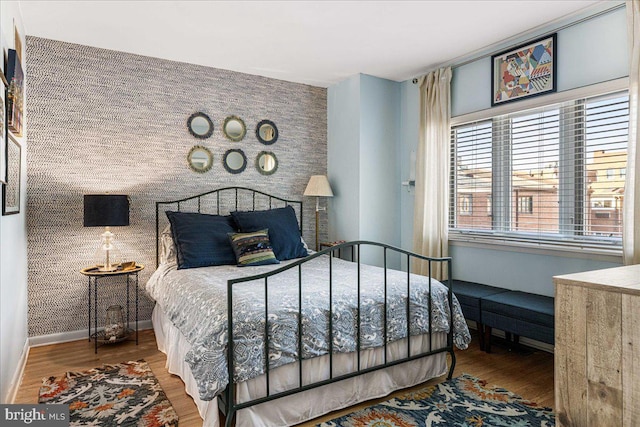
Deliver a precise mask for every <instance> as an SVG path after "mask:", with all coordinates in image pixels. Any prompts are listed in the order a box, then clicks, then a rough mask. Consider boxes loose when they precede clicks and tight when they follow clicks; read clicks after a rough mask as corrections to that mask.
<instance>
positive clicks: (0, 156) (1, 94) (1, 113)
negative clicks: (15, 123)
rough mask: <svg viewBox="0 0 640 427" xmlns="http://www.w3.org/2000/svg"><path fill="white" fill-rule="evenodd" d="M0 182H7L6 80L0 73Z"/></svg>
mask: <svg viewBox="0 0 640 427" xmlns="http://www.w3.org/2000/svg"><path fill="white" fill-rule="evenodd" d="M0 80H1V81H2V83H0V184H6V183H7V110H6V100H7V81H6V80H5V78H4V75H3V74H2V73H0Z"/></svg>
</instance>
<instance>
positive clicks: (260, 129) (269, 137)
mask: <svg viewBox="0 0 640 427" xmlns="http://www.w3.org/2000/svg"><path fill="white" fill-rule="evenodd" d="M256 138H258V141H260V142H262V143H263V144H266V145H271V144H273V143H274V142H276V141H277V140H278V128H277V127H276V124H275V123H273V122H272V121H271V120H262V121H261V122H260V123H258V125H257V126H256Z"/></svg>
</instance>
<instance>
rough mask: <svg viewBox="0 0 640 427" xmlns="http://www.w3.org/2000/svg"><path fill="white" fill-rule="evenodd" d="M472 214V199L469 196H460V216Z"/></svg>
mask: <svg viewBox="0 0 640 427" xmlns="http://www.w3.org/2000/svg"><path fill="white" fill-rule="evenodd" d="M472 212H473V197H472V195H471V194H461V195H460V215H471V213H472Z"/></svg>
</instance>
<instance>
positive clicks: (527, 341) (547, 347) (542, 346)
mask: <svg viewBox="0 0 640 427" xmlns="http://www.w3.org/2000/svg"><path fill="white" fill-rule="evenodd" d="M467 324H468V325H469V327H471V328H473V329H476V330H477V329H478V325H476V322H474V321H473V320H467ZM491 335H494V336H496V337H500V338H504V337H505V335H504V331H501V330H500V329H492V330H491ZM520 344H524V345H526V346H528V347H531V348H535V349H537V350H542V351H546V352H547V353H552V354H553V351H554V348H555V347H554V346H552V345H551V344H547V343H546V342H541V341H536V340H532V339H531V338H526V337H522V336H521V337H520Z"/></svg>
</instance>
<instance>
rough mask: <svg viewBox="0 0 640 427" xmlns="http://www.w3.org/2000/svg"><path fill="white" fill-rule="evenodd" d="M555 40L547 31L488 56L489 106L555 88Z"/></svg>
mask: <svg viewBox="0 0 640 427" xmlns="http://www.w3.org/2000/svg"><path fill="white" fill-rule="evenodd" d="M556 39H557V35H556V34H555V33H554V34H551V35H549V36H545V37H543V38H540V39H538V40H534V41H532V42H528V43H526V44H523V45H521V46H518V47H515V48H511V49H509V50H506V51H504V52H500V53H498V54H497V55H492V56H491V77H492V79H491V106H492V107H495V106H496V105H500V104H504V103H505V102H512V101H517V100H520V99H524V98H530V97H532V96H538V95H543V94H545V93H550V92H555V91H556V68H557V67H556V63H557V60H556V55H557V50H556Z"/></svg>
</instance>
